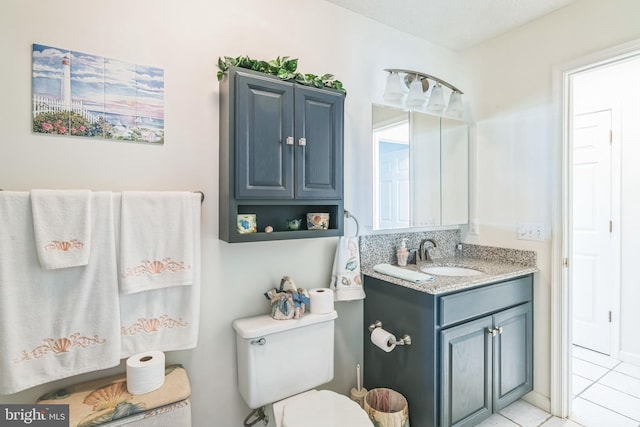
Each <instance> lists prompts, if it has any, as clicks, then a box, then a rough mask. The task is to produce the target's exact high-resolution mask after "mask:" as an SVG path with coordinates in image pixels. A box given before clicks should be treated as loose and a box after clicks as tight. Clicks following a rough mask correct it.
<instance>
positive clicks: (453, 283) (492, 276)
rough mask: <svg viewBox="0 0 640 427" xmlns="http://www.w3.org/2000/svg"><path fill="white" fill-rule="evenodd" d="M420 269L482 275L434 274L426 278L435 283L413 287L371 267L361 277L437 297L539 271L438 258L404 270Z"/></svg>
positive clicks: (524, 266) (516, 265)
mask: <svg viewBox="0 0 640 427" xmlns="http://www.w3.org/2000/svg"><path fill="white" fill-rule="evenodd" d="M423 266H449V267H468V268H473V269H475V270H479V271H482V274H478V275H475V276H439V275H435V274H429V275H430V276H433V278H434V280H430V281H427V282H423V283H414V282H410V281H408V280H403V279H398V278H395V277H392V276H388V275H386V274H381V273H377V272H375V271H374V270H373V266H370V267H364V268H363V269H362V273H363V274H365V275H367V276H371V277H375V278H376V279H380V280H384V281H386V282H389V283H393V284H395V285H400V286H404V287H406V288H410V289H414V290H416V291H420V292H425V293H428V294H434V295H437V294H444V293H448V292H453V291H460V290H463V289H470V288H473V287H476V286H481V285H487V284H489V283H495V282H500V281H503V280H508V279H512V278H515V277H520V276H524V275H526V274H530V273H535V272H537V271H538V268H537V267H535V265H530V264H519V263H514V262H503V261H497V260H487V259H480V258H471V257H460V258H455V257H451V258H439V259H435V260H434V261H433V262H432V263H431V262H422V263H419V264H418V265H408V266H407V267H404V268H407V269H411V270H414V271H420V267H423Z"/></svg>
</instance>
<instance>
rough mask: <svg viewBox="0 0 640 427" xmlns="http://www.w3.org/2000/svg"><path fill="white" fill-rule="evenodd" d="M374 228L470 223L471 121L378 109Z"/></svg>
mask: <svg viewBox="0 0 640 427" xmlns="http://www.w3.org/2000/svg"><path fill="white" fill-rule="evenodd" d="M372 124H373V126H372V127H373V129H372V136H373V154H374V156H373V157H374V180H373V182H374V189H373V195H374V197H373V199H374V216H373V217H374V229H391V228H411V227H426V226H439V225H458V224H466V223H467V222H468V194H469V192H468V177H469V173H468V167H469V165H468V131H467V125H466V123H464V122H462V121H458V120H454V119H449V118H444V117H442V118H441V117H440V116H436V115H431V114H428V113H423V112H417V111H407V110H404V109H401V108H396V107H390V106H384V105H376V104H374V105H373V109H372Z"/></svg>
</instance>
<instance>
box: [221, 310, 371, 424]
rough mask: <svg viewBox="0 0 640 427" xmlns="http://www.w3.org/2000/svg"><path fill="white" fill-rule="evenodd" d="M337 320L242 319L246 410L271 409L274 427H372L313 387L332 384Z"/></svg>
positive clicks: (241, 383) (241, 379) (351, 406)
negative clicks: (247, 408)
mask: <svg viewBox="0 0 640 427" xmlns="http://www.w3.org/2000/svg"><path fill="white" fill-rule="evenodd" d="M337 317H338V314H337V313H336V312H335V311H332V312H331V313H328V314H313V313H309V314H305V315H304V316H302V317H301V318H300V319H292V320H275V319H273V318H271V316H269V315H262V316H256V317H249V318H245V319H238V320H235V321H234V322H233V328H234V329H235V331H236V349H237V358H238V389H239V390H240V394H241V395H242V397H243V398H244V400H245V402H247V405H248V406H249V407H250V408H252V409H257V408H260V407H263V406H265V405H269V404H272V405H273V415H274V418H275V423H276V427H321V426H322V427H341V426H349V427H371V426H372V425H373V424H372V422H371V421H370V420H369V417H368V416H367V414H366V412H365V411H364V410H363V409H362V408H361V407H360V405H358V404H357V403H356V402H354V401H353V400H351V399H349V398H348V397H347V396H343V395H340V394H338V393H335V392H333V391H329V390H314V387H317V386H319V385H322V384H325V383H327V382H329V381H331V380H332V379H333V348H334V347H333V337H334V328H335V319H336V318H337Z"/></svg>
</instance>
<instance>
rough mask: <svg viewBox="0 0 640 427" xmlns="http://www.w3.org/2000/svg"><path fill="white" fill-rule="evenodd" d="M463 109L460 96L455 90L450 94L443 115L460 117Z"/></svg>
mask: <svg viewBox="0 0 640 427" xmlns="http://www.w3.org/2000/svg"><path fill="white" fill-rule="evenodd" d="M462 112H463V107H462V94H461V93H460V92H458V91H457V90H454V91H453V92H451V96H450V97H449V105H448V106H447V111H445V114H446V115H447V116H452V117H457V118H460V117H462Z"/></svg>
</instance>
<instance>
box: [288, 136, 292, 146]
mask: <svg viewBox="0 0 640 427" xmlns="http://www.w3.org/2000/svg"><path fill="white" fill-rule="evenodd" d="M287 145H293V137H292V136H288V137H287Z"/></svg>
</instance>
